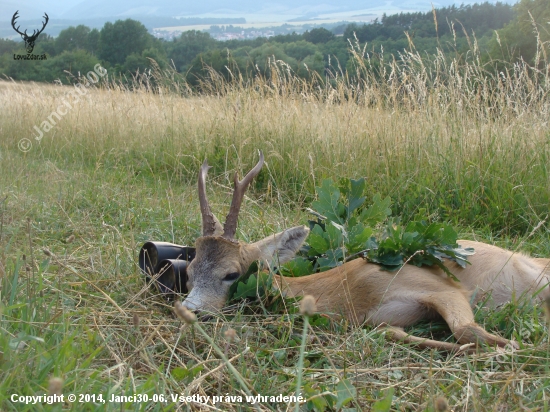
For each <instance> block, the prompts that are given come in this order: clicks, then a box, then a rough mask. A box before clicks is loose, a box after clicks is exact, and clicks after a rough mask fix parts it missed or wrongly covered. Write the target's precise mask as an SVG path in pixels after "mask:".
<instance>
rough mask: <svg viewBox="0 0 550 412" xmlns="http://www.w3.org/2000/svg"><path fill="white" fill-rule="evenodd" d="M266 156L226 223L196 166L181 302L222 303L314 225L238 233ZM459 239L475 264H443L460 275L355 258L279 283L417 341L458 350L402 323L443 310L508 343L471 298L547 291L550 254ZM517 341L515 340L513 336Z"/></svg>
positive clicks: (458, 325) (484, 336)
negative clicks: (247, 195) (192, 231)
mask: <svg viewBox="0 0 550 412" xmlns="http://www.w3.org/2000/svg"><path fill="white" fill-rule="evenodd" d="M262 164H263V155H262V154H261V153H260V161H259V162H258V164H257V165H256V167H254V169H252V171H251V172H249V173H248V174H247V175H246V176H245V178H244V179H243V180H242V181H238V179H237V176H235V194H234V197H233V201H232V203H231V209H230V212H229V215H228V217H227V220H226V223H225V225H224V227H223V228H222V226H221V224H220V223H219V222H218V220H217V219H216V218H215V217H214V215H213V214H212V212H211V211H210V206H209V204H208V201H207V199H206V194H205V193H206V192H205V177H206V173H207V171H208V165H207V164H206V162H205V163H204V164H203V166H202V168H201V171H200V173H199V200H200V203H201V212H202V216H203V236H202V237H200V238H199V239H197V241H196V245H195V246H196V256H195V259H194V260H193V261H192V262H191V263H190V264H189V266H188V268H187V274H188V282H187V288H188V290H189V291H190V292H189V294H188V296H187V297H186V299H185V300H184V302H183V305H184V306H186V307H187V308H188V309H191V310H195V311H202V310H210V311H213V310H214V311H215V310H219V309H221V308H222V307H223V306H224V305H225V302H226V300H227V298H228V295H229V288H230V286H231V284H232V283H233V282H235V281H236V280H237V279H238V278H239V277H240V276H241V275H243V274H244V273H246V271H247V270H248V268H249V266H250V265H251V264H252V263H253V262H254V261H256V260H259V261H264V262H268V263H269V262H271V261H272V259H273V258H276V261H277V262H279V263H285V262H287V261H289V260H291V259H292V258H293V257H294V256H295V254H296V252H297V251H298V250H299V248H300V246H301V245H302V243H303V242H304V241H305V239H306V237H307V235H308V233H309V229H308V228H307V227H305V226H297V227H293V228H290V229H287V230H285V231H282V232H280V233H277V234H275V235H272V236H268V237H267V238H265V239H263V240H260V241H258V242H256V243H252V244H246V243H243V242H238V241H236V240H235V239H234V235H235V229H236V225H237V215H238V213H239V208H240V205H241V202H242V197H243V196H244V192H245V190H246V187H247V186H248V184H249V183H250V181H251V180H252V179H253V178H254V176H256V175H257V174H258V173H259V171H260V169H261V167H262ZM459 244H460V245H461V246H462V247H473V248H474V249H475V252H476V253H475V254H474V255H473V256H470V259H469V260H470V262H471V265H468V266H467V267H466V268H462V267H460V266H459V265H458V264H456V263H455V262H452V261H446V263H445V265H446V266H447V267H448V268H449V269H450V271H451V272H452V273H453V274H454V275H455V276H456V277H457V278H458V279H459V280H460V282H455V281H453V280H452V279H450V278H448V277H447V275H446V274H445V273H444V272H443V271H442V270H441V269H439V268H437V267H417V266H413V265H405V266H404V267H403V268H402V269H401V270H400V271H398V272H388V271H384V270H382V269H381V267H380V266H379V265H376V264H373V263H368V262H366V261H365V260H363V259H355V260H352V261H350V262H347V263H345V264H343V265H341V266H338V267H335V268H333V269H331V270H328V271H326V272H321V273H316V274H313V275H309V276H304V277H296V278H295V277H283V276H278V275H274V285H275V287H276V288H278V289H280V290H281V292H282V293H283V294H284V295H286V296H288V297H297V296H304V295H312V296H313V297H314V298H315V300H316V305H317V308H318V311H319V312H322V313H326V314H329V315H333V316H335V317H340V316H343V317H345V318H347V319H348V320H349V321H350V322H352V323H353V324H356V325H361V324H365V323H366V324H370V325H375V326H376V325H380V324H386V325H390V326H389V331H390V335H391V337H392V338H394V339H398V340H404V341H406V342H414V343H417V344H419V346H420V347H428V348H436V349H442V350H450V351H456V350H461V349H462V348H461V346H460V345H457V344H453V343H448V342H439V341H434V340H429V339H421V338H417V337H414V336H410V335H407V334H406V333H405V332H404V331H403V330H402V329H399V327H405V326H410V325H413V324H414V323H416V322H418V321H420V320H423V319H432V318H435V317H438V316H441V317H442V318H443V319H444V320H445V321H446V322H447V324H448V325H449V328H450V329H451V331H452V332H453V334H454V336H455V338H456V339H457V341H458V342H459V343H461V344H467V343H471V344H473V345H477V344H480V343H481V344H488V345H491V346H494V345H498V346H505V345H507V344H509V343H511V342H510V341H508V340H507V339H504V338H501V337H499V336H496V335H494V334H491V333H489V332H487V331H485V330H484V329H483V328H482V327H481V326H480V325H478V324H477V323H475V320H474V314H473V311H472V306H471V305H474V304H475V303H477V302H478V301H480V300H481V299H483V298H484V297H485V296H486V294H489V298H488V300H487V302H488V303H490V304H491V305H493V306H499V305H501V304H503V303H505V302H507V301H510V300H511V299H512V298H514V297H516V298H519V297H521V296H524V295H527V296H528V297H529V298H530V297H531V296H532V294H533V293H535V292H536V291H537V290H539V289H544V290H543V291H542V292H541V293H539V294H537V298H542V297H545V296H547V295H548V294H549V293H548V287H547V286H548V283H549V277H550V259H533V258H530V257H527V256H525V255H522V254H519V253H513V252H510V251H507V250H504V249H501V248H499V247H496V246H492V245H488V244H485V243H480V242H474V241H468V240H461V241H459ZM512 345H514V343H512Z"/></svg>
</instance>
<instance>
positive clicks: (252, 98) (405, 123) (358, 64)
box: [0, 44, 550, 410]
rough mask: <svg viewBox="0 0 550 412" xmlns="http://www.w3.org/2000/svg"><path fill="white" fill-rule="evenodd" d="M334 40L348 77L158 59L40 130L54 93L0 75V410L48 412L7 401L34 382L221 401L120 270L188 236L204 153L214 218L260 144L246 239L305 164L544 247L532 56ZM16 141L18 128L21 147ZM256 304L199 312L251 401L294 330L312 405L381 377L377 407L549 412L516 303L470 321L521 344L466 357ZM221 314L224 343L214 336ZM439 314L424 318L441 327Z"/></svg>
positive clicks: (409, 206) (291, 363) (292, 384)
mask: <svg viewBox="0 0 550 412" xmlns="http://www.w3.org/2000/svg"><path fill="white" fill-rule="evenodd" d="M543 46H544V47H546V45H539V47H543ZM351 53H352V54H353V56H354V58H355V65H354V67H353V70H351V71H349V72H344V71H343V70H340V69H339V68H338V65H337V64H335V67H334V69H333V70H331V71H329V72H328V73H327V74H326V76H323V77H319V76H316V75H315V74H313V73H312V75H311V77H310V78H309V79H308V80H304V79H301V78H298V77H297V76H296V75H295V74H294V73H293V72H292V71H290V70H289V68H288V67H287V66H286V65H285V64H284V63H283V62H278V61H272V62H271V63H270V66H269V67H270V70H269V72H267V73H260V72H251V73H249V74H246V75H245V74H241V73H238V72H236V71H234V70H233V71H232V75H230V76H227V75H225V76H224V75H222V74H220V73H216V72H214V71H212V70H210V71H209V72H208V75H207V76H206V77H205V78H203V79H201V83H200V87H199V88H198V89H192V88H190V87H188V86H187V84H186V83H185V79H182V78H181V77H180V76H179V75H178V74H177V73H174V72H171V71H164V72H163V71H160V70H153V71H152V72H150V73H149V72H148V73H144V74H143V75H141V76H137V77H136V78H134V79H133V80H132V82H130V83H128V82H120V81H119V79H112V78H106V80H105V83H103V84H100V85H98V87H93V88H89V89H88V92H87V94H86V96H84V97H83V98H82V99H81V101H80V102H79V103H78V104H74V105H73V109H72V110H69V111H68V113H67V114H66V115H65V116H63V117H62V118H61V119H60V120H57V121H56V124H55V126H54V127H53V128H52V130H51V131H49V132H47V133H44V137H43V139H42V140H41V142H40V143H38V142H37V141H35V140H34V138H33V136H34V135H35V134H36V132H35V131H34V129H33V126H35V125H36V126H38V127H40V125H41V123H42V122H43V121H45V120H47V118H48V116H50V114H51V113H52V111H54V110H56V109H57V107H58V106H59V105H61V104H62V99H63V98H66V96H67V93H68V91H69V90H71V88H70V87H66V86H60V85H39V84H34V83H27V84H22V83H16V82H12V81H3V82H0V91H1V92H0V105H1V107H2V110H1V111H0V136H1V140H0V182H1V184H0V281H1V289H0V294H1V311H0V328H1V333H0V356H2V358H3V361H2V364H1V368H2V369H1V370H2V373H1V374H0V394H1V396H3V397H2V398H1V399H0V402H1V403H0V409H3V410H37V409H36V408H42V409H47V407H46V406H44V405H39V406H38V407H37V406H23V405H21V404H17V405H14V404H12V403H10V402H9V401H8V400H7V398H9V396H10V394H12V393H20V394H26V395H30V394H39V393H45V392H47V388H48V385H49V382H50V381H52V379H53V378H55V379H57V378H61V379H62V380H63V393H71V392H75V393H95V394H98V393H103V394H104V395H105V396H107V395H109V396H110V394H111V393H115V394H121V393H125V394H130V393H148V394H150V395H152V394H153V393H163V394H168V393H178V394H179V393H183V394H185V395H192V394H193V393H200V394H203V395H220V394H221V395H224V394H226V393H229V394H232V395H236V394H238V391H239V387H240V386H239V385H240V383H239V382H237V381H236V380H235V379H234V376H237V374H230V373H228V372H227V370H226V369H225V365H226V363H225V362H221V361H220V358H219V357H218V356H217V355H216V354H215V353H214V352H212V351H211V347H210V344H209V343H208V341H207V340H205V339H203V338H202V337H201V336H200V335H199V334H193V333H191V332H189V333H184V331H182V332H181V333H178V326H179V325H178V323H177V321H176V320H175V319H173V318H172V315H171V313H172V312H171V310H169V305H167V304H166V303H165V302H163V301H162V300H161V299H160V298H159V297H157V296H155V295H154V294H153V293H152V292H151V291H150V290H148V289H147V288H146V287H145V285H144V283H143V279H142V277H141V275H140V273H139V272H138V270H137V267H136V254H137V250H138V248H139V246H140V244H141V242H143V241H145V240H149V239H156V240H166V241H175V242H177V243H182V244H191V243H192V242H193V241H194V239H195V238H196V237H197V236H198V234H199V231H200V216H199V213H198V206H197V199H196V188H195V184H196V183H195V182H196V175H197V171H198V168H199V165H200V164H201V163H202V161H203V160H204V158H205V157H207V158H208V160H209V164H211V165H213V166H214V168H213V170H212V171H211V172H210V175H209V189H210V192H209V196H210V198H211V203H212V204H213V207H214V210H215V212H216V213H217V214H218V216H220V217H221V216H223V214H224V212H227V210H228V207H229V204H228V203H229V196H230V193H231V190H230V187H231V182H232V177H233V173H234V172H235V171H239V172H242V171H245V170H247V169H248V168H249V167H250V165H251V164H252V163H253V162H255V161H256V157H255V156H257V152H256V150H257V149H262V150H263V152H264V154H265V155H266V167H264V169H263V171H262V172H261V174H260V175H259V176H258V178H257V179H256V180H255V183H254V188H253V189H252V190H251V192H250V193H249V194H248V199H247V200H246V201H245V203H246V205H244V206H243V211H242V213H241V217H240V221H239V234H238V235H239V237H240V238H242V239H244V240H256V239H258V238H259V237H261V236H265V235H268V234H270V233H273V232H275V231H276V230H280V229H282V228H284V227H289V226H292V225H296V224H303V223H305V222H306V219H307V217H308V216H307V214H306V213H305V212H304V211H303V209H304V207H305V206H309V204H310V201H311V200H312V198H313V196H314V186H315V185H318V184H319V183H320V181H321V180H322V179H323V178H326V177H332V178H338V177H359V176H364V177H367V181H368V185H369V188H370V190H371V191H372V193H373V194H374V193H377V192H379V193H381V194H382V195H384V196H385V195H389V196H391V197H392V199H393V201H394V204H393V209H394V215H397V216H401V217H402V219H404V220H406V219H408V218H410V217H411V216H413V215H415V214H422V215H424V216H429V217H430V218H431V219H436V220H437V219H440V220H448V221H451V222H452V223H454V224H457V225H459V226H460V227H461V230H462V231H463V232H464V235H465V236H469V237H474V236H475V237H478V238H482V239H483V238H485V239H489V240H492V239H493V238H495V240H496V241H497V242H498V243H500V244H502V245H507V246H509V247H510V248H515V247H517V246H518V245H522V247H523V248H527V249H529V250H530V251H532V252H533V253H534V254H537V255H539V254H540V255H545V256H548V255H550V240H549V235H548V234H549V231H548V223H544V224H542V225H540V226H537V225H538V224H539V223H540V222H541V221H544V218H545V216H547V214H548V205H549V203H550V202H549V200H550V177H549V167H550V128H549V124H548V118H549V114H550V101H549V99H548V91H549V90H550V82H549V78H548V73H549V71H548V69H549V68H550V66H549V62H548V61H545V62H544V67H545V69H544V70H542V69H541V64H539V65H538V66H536V67H535V66H534V65H530V64H528V63H527V62H519V63H515V64H510V65H508V68H507V70H505V71H502V72H496V73H495V72H493V71H492V69H491V67H492V66H491V65H492V64H493V63H495V62H489V63H483V61H482V59H481V55H480V53H479V51H478V50H477V49H476V46H475V44H472V50H470V51H469V52H467V53H465V54H454V55H445V54H443V53H438V54H436V55H434V56H424V55H422V54H421V53H419V52H418V51H416V50H415V49H414V47H413V45H411V48H410V50H408V51H404V52H403V53H402V54H401V55H399V56H396V57H395V58H391V57H390V56H384V55H383V54H381V53H378V54H377V55H373V54H372V53H367V49H365V48H364V47H363V46H360V45H358V44H352V45H351ZM92 69H93V68H90V70H92ZM230 69H231V68H230ZM22 138H29V139H30V140H31V141H32V143H33V146H32V148H30V150H29V151H27V152H25V153H24V152H22V151H21V150H20V149H19V148H18V142H19V141H20V139H22ZM241 174H242V173H241ZM535 227H537V231H536V233H535V234H534V235H533V236H531V237H529V238H527V235H528V234H529V233H530V232H531V231H532V229H533V228H535ZM525 239H528V241H527V242H523V243H522V242H521V241H522V240H525ZM43 248H47V249H48V250H49V251H51V254H50V255H49V256H45V255H44V254H43V253H42V249H43ZM267 305H268V302H264V303H263V304H262V305H257V304H252V309H245V308H244V306H245V303H244V302H243V303H241V304H240V305H238V307H237V308H234V311H233V312H232V313H231V314H230V315H227V316H225V317H219V318H217V319H215V320H214V321H213V322H210V323H206V324H205V325H204V328H205V330H206V331H207V332H208V334H209V336H210V338H211V339H212V340H213V341H214V342H218V343H217V344H218V346H219V347H224V345H225V357H226V358H227V362H232V365H233V366H234V368H235V369H236V371H237V372H238V374H239V375H240V376H242V378H243V379H244V380H245V381H246V383H247V384H248V385H249V386H250V387H251V388H252V389H253V391H252V392H253V393H254V394H262V395H277V394H279V393H283V394H294V392H295V388H296V381H295V379H294V378H295V376H296V373H297V370H296V361H297V359H298V357H299V346H300V343H302V342H305V343H304V345H306V346H305V354H304V368H305V369H304V371H303V390H304V394H305V395H306V397H307V398H308V400H309V404H308V405H309V407H313V405H317V409H318V410H322V409H323V407H322V406H320V405H322V404H323V402H325V404H327V405H330V404H332V405H333V406H334V405H340V404H341V405H347V406H348V407H354V408H357V410H366V409H367V408H368V407H370V406H372V404H373V403H374V402H375V401H376V400H378V399H382V398H384V397H385V396H387V394H389V393H391V392H390V391H386V389H387V388H395V391H394V392H393V393H394V395H393V402H394V407H395V408H402V409H407V410H417V409H419V410H424V409H428V410H429V409H432V408H433V406H432V405H433V401H434V400H435V399H436V398H438V397H444V398H445V399H447V400H448V402H449V403H450V404H451V406H452V407H453V408H454V409H455V410H489V409H491V410H492V409H493V408H496V409H498V408H508V410H515V409H517V408H518V405H524V406H526V407H527V408H531V409H536V410H548V394H547V392H546V389H545V388H547V387H548V385H549V384H550V381H549V378H548V376H549V374H548V362H549V360H550V355H549V347H548V330H547V326H546V324H545V322H544V320H543V319H544V318H543V317H542V314H541V311H540V310H538V308H533V307H532V306H530V305H527V304H526V305H518V304H511V305H509V306H507V307H505V308H501V309H500V310H499V311H490V310H485V309H480V310H479V312H478V314H477V320H478V321H479V322H481V323H483V324H484V325H485V327H486V328H487V329H489V330H496V331H497V333H499V332H498V331H500V333H502V334H504V335H505V336H506V337H508V338H516V339H519V340H521V341H522V342H525V343H530V344H533V346H531V347H529V346H524V347H523V348H522V350H520V351H519V352H517V353H514V354H505V355H502V354H499V353H487V354H480V355H477V356H473V357H471V358H467V357H452V356H447V355H446V354H441V353H435V352H428V351H418V350H415V349H411V348H408V347H406V346H403V345H398V344H395V343H389V342H385V341H384V337H383V336H382V335H380V333H379V332H378V331H376V330H371V329H352V328H349V327H348V325H346V324H345V323H333V324H332V325H331V326H323V327H320V326H319V325H322V324H324V323H325V322H324V321H323V319H322V318H316V317H313V318H312V319H311V324H312V328H311V329H309V328H308V330H310V331H311V333H310V334H309V335H308V339H307V340H306V341H302V340H301V339H300V334H299V331H301V330H303V328H302V324H301V318H300V317H299V316H297V315H296V314H295V312H296V310H295V309H294V308H293V307H292V306H290V307H289V308H288V313H286V312H285V313H284V314H280V313H279V314H272V315H270V314H267V313H266V312H265V311H264V308H265V307H266V306H267ZM229 327H231V328H233V329H235V330H236V331H237V335H238V336H239V337H240V340H235V341H232V342H231V343H224V340H223V338H222V335H223V332H224V330H226V329H227V328H229ZM440 329H441V330H440V331H436V332H433V333H436V334H437V335H438V337H439V338H448V337H449V336H450V334H449V333H448V331H447V330H446V328H445V327H443V328H440ZM430 330H431V331H434V328H433V327H432V326H430V327H426V325H421V326H418V327H416V328H415V330H414V332H415V333H419V334H424V336H430V333H432V332H428V331H430ZM248 348H250V350H249V349H248ZM168 367H169V368H170V370H166V368H168ZM54 382H59V381H58V380H54ZM339 385H340V386H339ZM342 387H343V388H344V389H346V391H343V390H339V388H342ZM350 387H353V388H354V390H353V391H352V392H349V391H348V389H349V388H350ZM355 389H356V391H355ZM343 392H346V393H348V392H349V393H354V395H353V396H354V397H353V399H351V400H346V398H345V397H343V395H342V396H340V394H341V393H343ZM388 396H391V395H388ZM331 402H332V403H331ZM338 402H340V404H339V403H338ZM381 402H383V401H381ZM58 406H59V405H58ZM115 406H116V408H117V409H118V408H119V405H109V408H114V407H115ZM291 406H292V405H291ZM217 407H218V408H220V409H221V410H248V408H249V405H248V406H247V405H243V404H239V403H235V402H232V401H223V402H222V403H221V404H219V405H217ZM288 407H289V406H288V405H284V404H271V405H270V406H269V408H271V409H274V410H287V409H288ZM67 408H73V409H74V410H82V408H84V409H86V410H104V408H105V404H100V403H96V404H94V403H86V404H85V405H80V404H73V405H72V406H71V405H67ZM124 408H127V409H135V410H143V409H145V408H148V409H147V410H195V409H194V408H198V406H196V405H195V406H193V407H191V406H186V405H174V404H171V403H168V402H167V403H158V404H155V405H153V404H152V403H148V404H140V405H137V404H134V405H132V404H126V405H125V406H124V407H123V408H120V409H124ZM261 408H262V410H264V409H265V410H267V408H268V407H267V405H261ZM59 409H60V408H59V407H58V410H59ZM109 410H110V409H109Z"/></svg>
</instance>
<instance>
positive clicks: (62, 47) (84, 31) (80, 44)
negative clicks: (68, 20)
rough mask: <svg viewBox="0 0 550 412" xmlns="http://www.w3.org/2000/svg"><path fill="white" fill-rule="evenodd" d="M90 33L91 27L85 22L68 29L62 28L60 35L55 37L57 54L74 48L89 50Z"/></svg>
mask: <svg viewBox="0 0 550 412" xmlns="http://www.w3.org/2000/svg"><path fill="white" fill-rule="evenodd" d="M89 34H90V28H89V27H87V26H84V25H83V24H81V25H79V26H76V27H74V26H71V27H69V28H68V29H65V30H61V32H60V33H59V36H57V38H56V39H55V51H56V53H57V54H61V53H63V52H64V51H72V50H79V49H83V50H87V48H88V35H89Z"/></svg>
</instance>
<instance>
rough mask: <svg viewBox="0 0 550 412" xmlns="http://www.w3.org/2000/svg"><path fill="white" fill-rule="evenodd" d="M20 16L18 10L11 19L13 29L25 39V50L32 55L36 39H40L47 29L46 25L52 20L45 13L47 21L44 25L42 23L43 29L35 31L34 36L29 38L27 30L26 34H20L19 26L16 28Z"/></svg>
mask: <svg viewBox="0 0 550 412" xmlns="http://www.w3.org/2000/svg"><path fill="white" fill-rule="evenodd" d="M18 14H19V10H17V11H16V12H15V13H14V14H13V17H12V18H11V25H12V27H13V29H14V30H15V31H16V32H17V33H19V34H20V35H21V37H22V38H23V41H24V42H25V49H27V53H29V54H30V53H32V51H33V50H34V43H35V42H36V39H37V38H38V36H39V35H40V33H42V32H43V31H44V29H45V28H46V25H47V24H48V21H49V20H50V18H49V17H48V14H47V13H44V19H45V21H44V23H42V28H41V29H40V30H38V31H37V30H36V29H35V30H33V31H32V34H31V35H30V36H29V35H28V34H27V30H25V31H24V32H20V31H19V26H17V27H15V23H16V20H17V18H18V17H19V16H18Z"/></svg>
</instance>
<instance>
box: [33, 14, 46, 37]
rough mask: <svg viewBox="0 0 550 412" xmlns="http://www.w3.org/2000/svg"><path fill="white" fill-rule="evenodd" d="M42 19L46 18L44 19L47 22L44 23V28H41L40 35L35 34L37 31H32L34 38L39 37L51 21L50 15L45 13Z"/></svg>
mask: <svg viewBox="0 0 550 412" xmlns="http://www.w3.org/2000/svg"><path fill="white" fill-rule="evenodd" d="M42 17H44V19H45V20H46V21H45V22H44V23H42V28H41V29H40V30H38V33H36V34H34V32H35V31H36V30H33V31H32V37H38V35H39V34H40V33H42V32H43V31H44V29H45V28H46V25H47V24H48V22H49V21H50V18H49V17H48V13H46V12H44V16H42Z"/></svg>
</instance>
